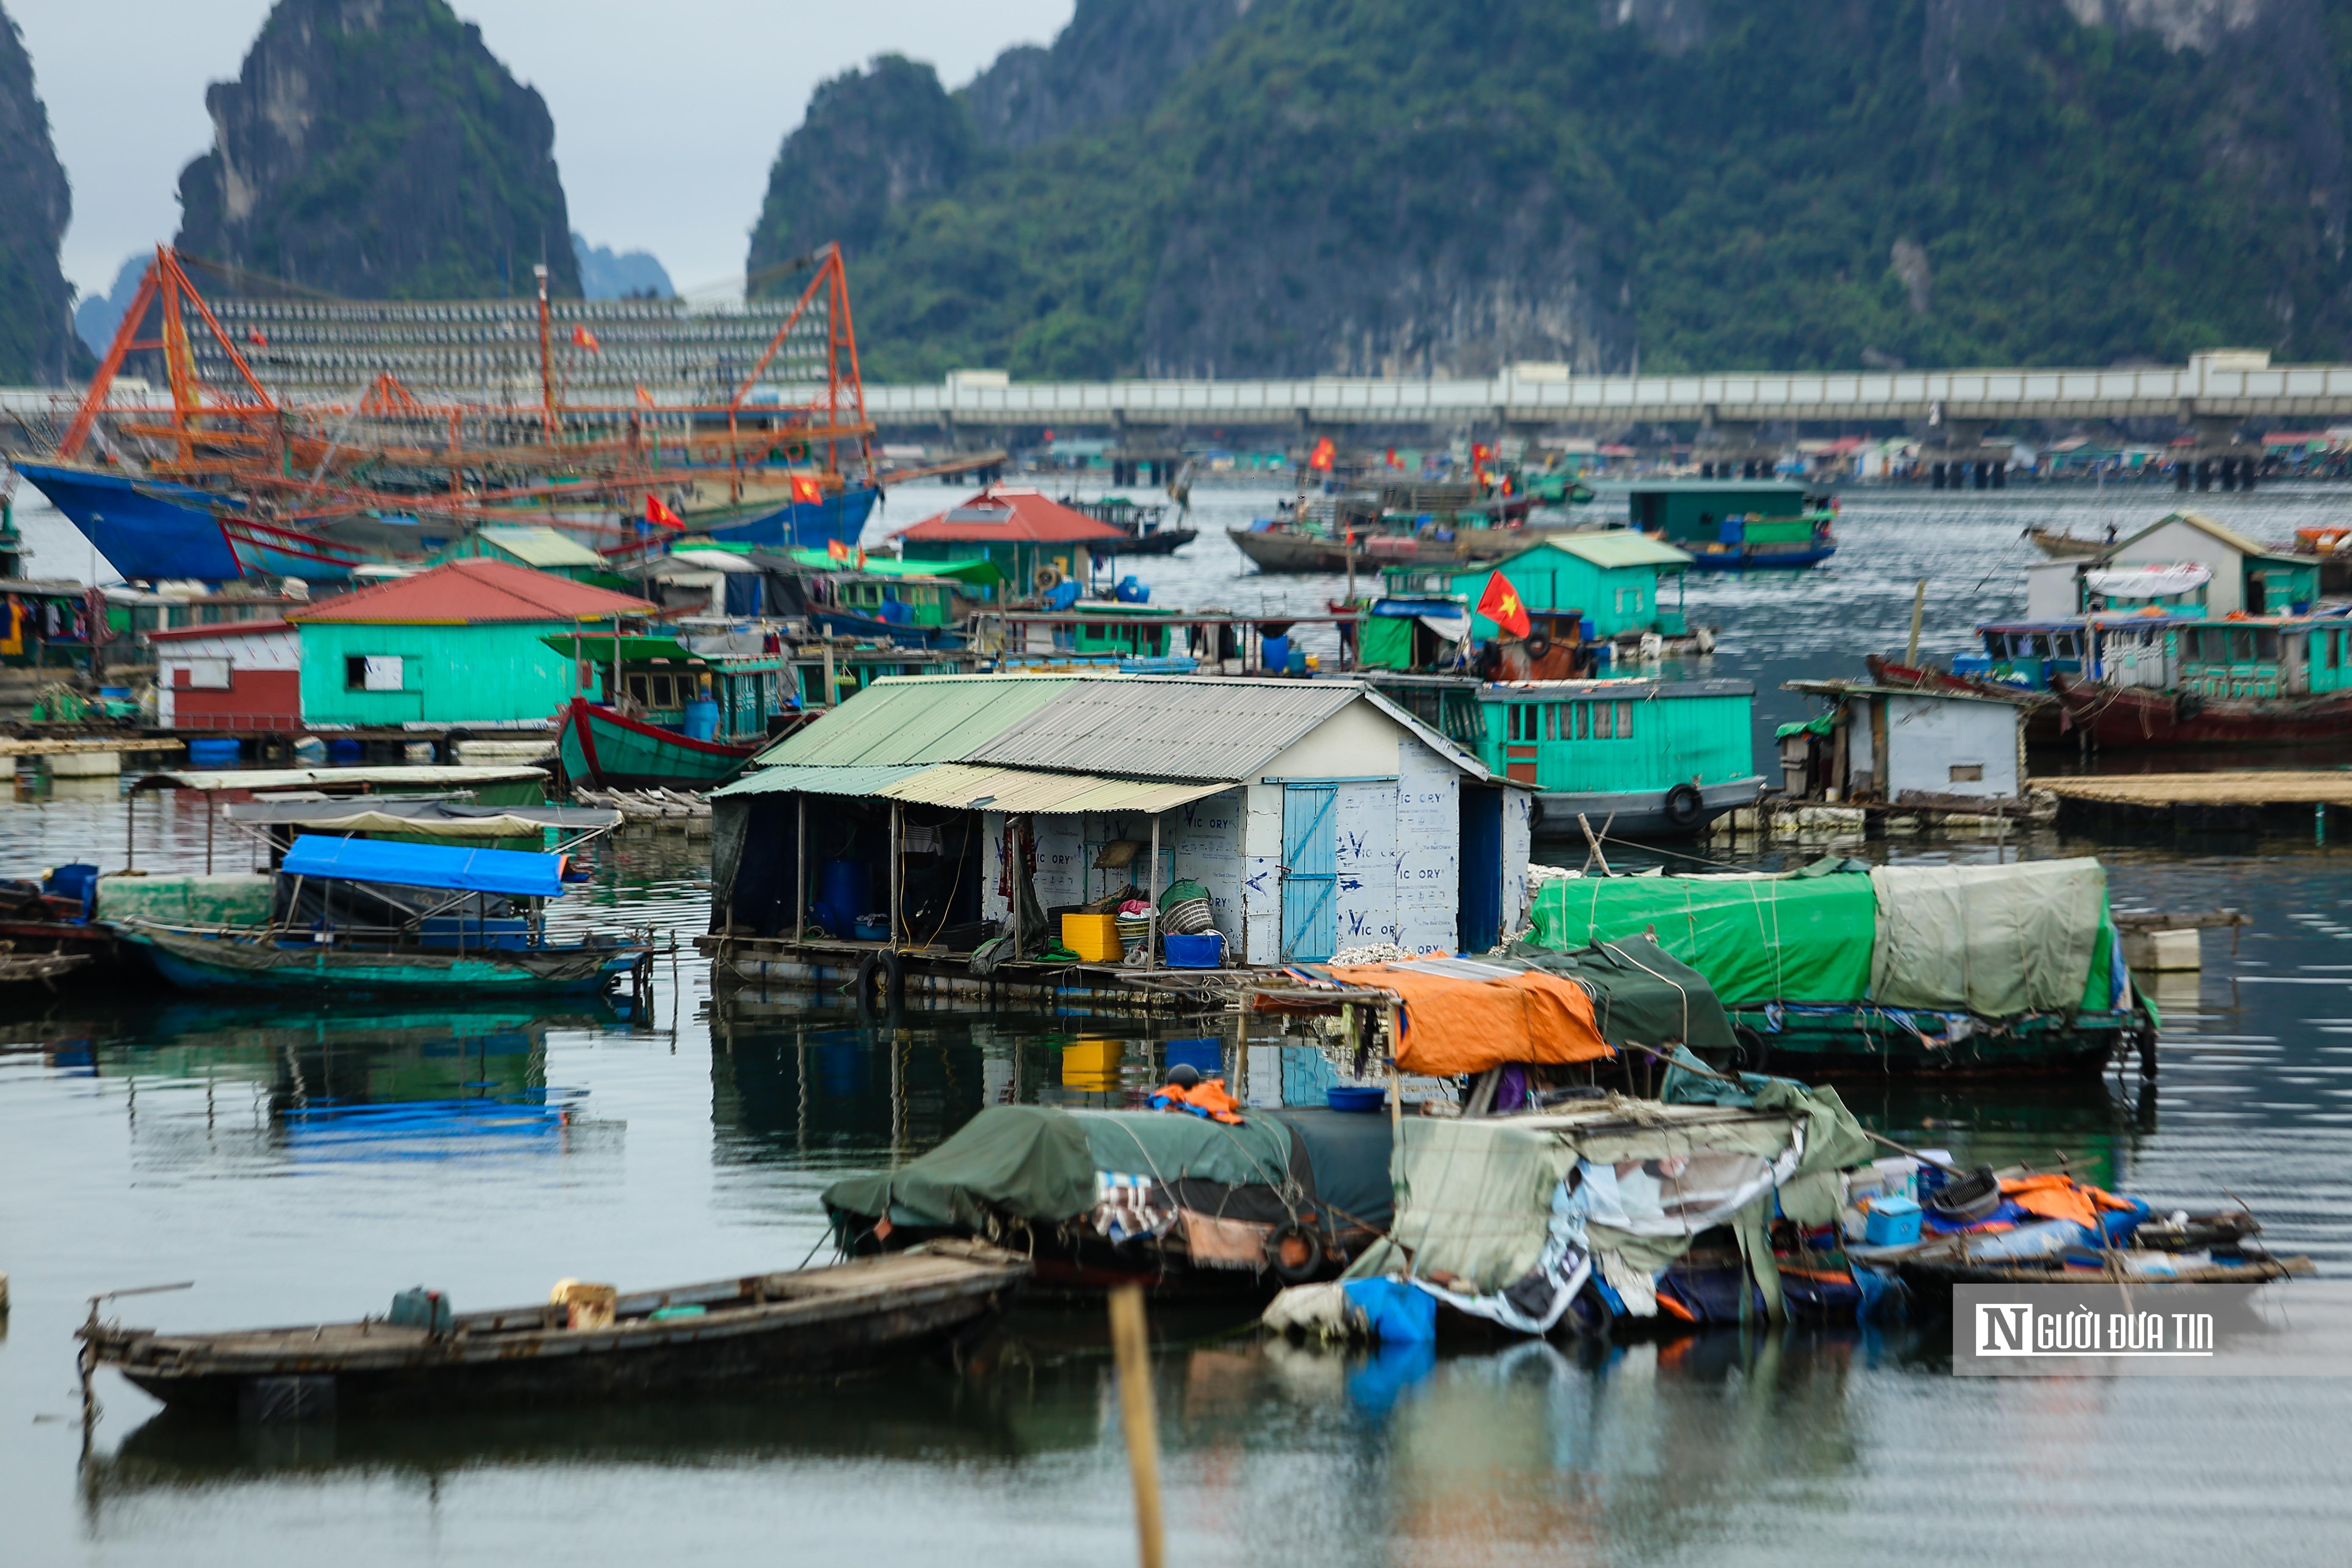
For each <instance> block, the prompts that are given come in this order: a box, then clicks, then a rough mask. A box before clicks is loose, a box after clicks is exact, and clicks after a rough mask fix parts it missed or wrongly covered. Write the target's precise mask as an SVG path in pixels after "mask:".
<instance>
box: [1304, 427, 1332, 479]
mask: <svg viewBox="0 0 2352 1568" xmlns="http://www.w3.org/2000/svg"><path fill="white" fill-rule="evenodd" d="M1333 456H1334V454H1333V451H1332V447H1331V437H1328V436H1326V437H1323V439H1321V440H1320V441H1318V442H1316V443H1315V450H1314V451H1313V452H1311V453H1309V454H1307V467H1308V468H1313V469H1315V470H1316V471H1318V473H1327V474H1328V473H1329V472H1330V471H1331V459H1332V458H1333Z"/></svg>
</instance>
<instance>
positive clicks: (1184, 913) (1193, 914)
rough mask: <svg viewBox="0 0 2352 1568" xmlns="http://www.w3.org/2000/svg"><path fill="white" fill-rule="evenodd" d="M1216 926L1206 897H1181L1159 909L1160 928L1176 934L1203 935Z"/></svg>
mask: <svg viewBox="0 0 2352 1568" xmlns="http://www.w3.org/2000/svg"><path fill="white" fill-rule="evenodd" d="M1216 927H1217V922H1216V921H1215V920H1214V919H1213V917H1212V916H1211V915H1210V913H1209V900H1206V899H1181V900H1178V901H1177V902H1175V903H1172V904H1171V905H1169V906H1168V907H1167V908H1166V909H1164V910H1160V930H1161V931H1168V932H1171V933H1173V934H1174V935H1177V936H1205V935H1207V934H1208V933H1209V932H1210V931H1214V930H1215V929H1216Z"/></svg>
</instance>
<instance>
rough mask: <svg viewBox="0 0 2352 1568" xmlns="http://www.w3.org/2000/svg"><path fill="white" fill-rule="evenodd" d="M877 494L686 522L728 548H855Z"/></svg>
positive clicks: (852, 492)
mask: <svg viewBox="0 0 2352 1568" xmlns="http://www.w3.org/2000/svg"><path fill="white" fill-rule="evenodd" d="M881 494H882V492H881V491H879V490H877V489H873V488H872V487H871V486H866V485H856V486H851V487H848V488H846V489H843V490H842V491H841V493H840V494H838V495H832V496H827V497H826V498H825V499H824V500H821V501H787V502H785V503H784V504H782V505H781V506H773V505H770V506H751V507H740V508H728V509H725V510H717V511H709V512H693V511H689V512H688V514H687V518H686V522H687V526H688V528H689V529H691V530H692V531H694V532H696V533H698V534H705V535H708V536H709V537H710V538H712V539H715V540H719V541H721V542H725V543H730V544H758V545H764V546H766V547H767V548H769V549H772V550H822V549H824V547H825V546H826V545H828V544H831V543H835V542H840V543H843V544H847V545H851V546H855V545H856V543H857V540H858V536H859V535H860V534H862V533H864V532H865V531H866V519H868V518H869V517H871V516H873V515H874V503H875V502H876V501H877V500H879V499H880V498H881Z"/></svg>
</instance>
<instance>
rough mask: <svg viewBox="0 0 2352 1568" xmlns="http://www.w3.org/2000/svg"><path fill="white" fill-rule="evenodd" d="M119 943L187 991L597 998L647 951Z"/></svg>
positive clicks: (166, 935) (230, 937) (153, 931)
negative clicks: (514, 994) (524, 994)
mask: <svg viewBox="0 0 2352 1568" xmlns="http://www.w3.org/2000/svg"><path fill="white" fill-rule="evenodd" d="M119 930H120V931H121V936H122V940H123V942H125V943H127V944H128V945H129V946H130V947H131V948H132V949H134V950H136V951H137V952H139V953H140V954H141V955H142V957H144V958H145V959H147V961H148V962H149V963H152V964H153V965H154V966H155V971H156V973H159V974H161V975H163V978H164V979H165V980H167V981H169V982H170V983H171V984H173V985H176V986H178V987H180V988H181V989H183V990H187V991H309V992H318V991H391V992H427V991H429V992H436V993H443V994H446V993H451V992H483V991H492V992H532V993H537V994H562V993H573V994H583V993H594V992H599V991H603V990H604V989H605V988H606V987H608V986H610V985H612V984H614V983H615V982H616V981H618V980H619V979H620V977H621V976H622V975H624V974H625V973H628V972H629V970H630V969H631V968H632V967H633V966H634V965H635V963H636V962H637V961H638V959H639V958H641V957H642V956H643V955H644V953H645V952H646V949H643V948H620V947H604V948H577V949H563V948H559V949H551V950H550V949H541V950H536V951H524V952H457V951H456V950H454V949H450V950H442V949H437V948H418V949H403V950H400V951H397V952H394V951H385V950H378V951H375V952H369V951H366V950H364V949H355V948H347V947H339V946H336V945H334V944H332V943H327V942H320V943H314V944H310V945H296V946H288V945H282V944H280V943H279V942H277V941H276V940H275V939H271V938H264V937H262V936H261V935H259V934H258V933H254V934H245V933H237V932H225V933H214V932H200V931H185V930H179V929H174V928H172V927H165V926H152V925H144V924H141V923H139V922H135V921H125V922H123V924H122V925H121V927H120V928H119Z"/></svg>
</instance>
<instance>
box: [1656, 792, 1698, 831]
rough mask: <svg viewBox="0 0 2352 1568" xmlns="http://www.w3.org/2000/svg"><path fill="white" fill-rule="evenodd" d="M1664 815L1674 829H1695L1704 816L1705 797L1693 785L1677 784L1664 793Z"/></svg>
mask: <svg viewBox="0 0 2352 1568" xmlns="http://www.w3.org/2000/svg"><path fill="white" fill-rule="evenodd" d="M1665 813H1666V820H1667V821H1668V822H1669V823H1672V824H1673V825H1674V826H1676V827H1696V826H1698V825H1699V823H1700V822H1701V821H1703V820H1704V819H1705V818H1706V796H1704V795H1700V794H1699V793H1698V785H1696V784H1676V785H1675V787H1674V788H1672V789H1670V790H1668V791H1667V792H1666V805H1665Z"/></svg>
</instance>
